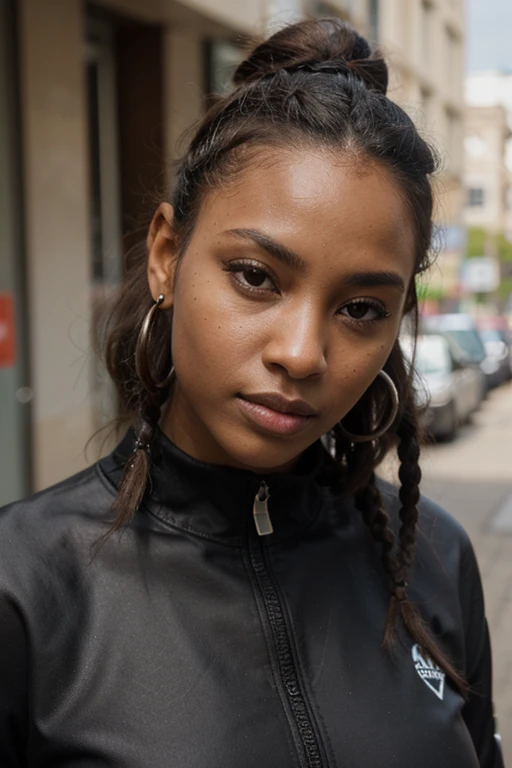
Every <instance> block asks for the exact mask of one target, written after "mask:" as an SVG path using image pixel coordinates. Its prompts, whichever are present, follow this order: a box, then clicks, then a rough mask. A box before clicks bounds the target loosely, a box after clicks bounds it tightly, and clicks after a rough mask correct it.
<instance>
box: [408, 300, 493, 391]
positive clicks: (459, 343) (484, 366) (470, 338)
mask: <svg viewBox="0 0 512 768" xmlns="http://www.w3.org/2000/svg"><path fill="white" fill-rule="evenodd" d="M420 329H421V332H422V333H428V334H430V333H438V334H441V335H442V336H444V337H445V338H446V340H447V341H448V343H449V345H450V351H451V353H452V356H453V358H454V360H456V361H457V362H458V363H459V364H460V365H462V366H473V367H475V368H479V369H480V370H481V371H482V374H483V376H482V387H483V391H482V397H484V396H485V393H486V391H487V390H489V389H491V388H492V387H495V386H497V385H498V384H499V383H500V373H499V364H498V363H497V362H496V359H495V358H494V357H491V356H490V355H488V354H487V352H486V349H485V346H484V343H483V341H482V339H481V338H480V334H479V333H478V330H477V327H476V325H475V321H474V320H473V318H472V317H471V315H466V314H462V313H460V314H457V313H455V314H446V315H427V316H424V317H422V318H421V326H420Z"/></svg>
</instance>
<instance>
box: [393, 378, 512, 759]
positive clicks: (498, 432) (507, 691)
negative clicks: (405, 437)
mask: <svg viewBox="0 0 512 768" xmlns="http://www.w3.org/2000/svg"><path fill="white" fill-rule="evenodd" d="M511 454H512V383H509V384H508V385H506V386H502V387H501V388H499V389H496V390H493V391H492V392H491V393H490V394H489V396H488V398H487V399H486V400H485V402H484V403H483V404H482V406H481V408H480V410H479V411H478V412H477V413H476V414H475V415H474V417H473V418H472V422H471V424H469V425H467V426H465V427H463V428H461V430H460V433H459V435H458V437H457V438H456V439H455V440H454V441H453V442H452V443H438V444H437V445H429V446H424V447H423V450H422V469H423V482H422V492H423V493H424V494H425V495H426V496H429V497H430V498H432V499H433V500H434V501H436V502H437V503H438V504H440V505H441V506H443V507H444V508H445V509H447V510H448V511H449V512H450V513H451V514H452V515H454V517H456V518H457V519H458V520H459V521H460V522H461V523H462V525H463V526H464V528H465V529H466V531H467V532H468V534H469V536H470V537H471V540H472V542H473V545H474V547H475V551H476V554H477V557H478V562H479V564H480V571H481V574H482V579H483V584H484V592H485V599H486V611H487V618H488V620H489V625H490V631H491V639H492V646H493V661H494V702H495V707H496V714H497V716H498V721H499V729H500V731H501V735H502V739H503V747H504V753H505V757H506V758H508V760H509V761H510V760H512V457H511ZM382 474H385V475H386V476H388V477H389V476H391V475H393V474H394V467H393V465H392V464H388V465H386V467H385V469H384V471H383V472H382Z"/></svg>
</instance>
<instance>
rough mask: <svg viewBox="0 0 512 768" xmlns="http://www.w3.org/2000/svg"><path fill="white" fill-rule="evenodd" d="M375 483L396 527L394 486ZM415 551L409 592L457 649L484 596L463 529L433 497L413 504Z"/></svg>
mask: <svg viewBox="0 0 512 768" xmlns="http://www.w3.org/2000/svg"><path fill="white" fill-rule="evenodd" d="M379 487H380V491H381V495H382V498H383V502H384V506H385V508H386V511H387V512H388V514H389V515H390V518H391V524H392V526H393V528H394V529H395V530H396V531H397V530H398V528H399V525H400V520H399V515H398V513H399V509H400V499H399V496H398V490H399V489H398V488H397V487H396V486H394V485H392V484H390V483H387V482H384V481H379ZM418 512H419V517H418V525H417V531H416V554H415V558H414V565H413V569H412V572H411V574H410V578H409V583H410V589H409V592H410V595H411V597H412V599H413V600H414V602H415V603H416V604H417V606H418V607H420V610H421V612H422V614H423V616H424V618H425V619H426V620H427V621H428V623H429V624H430V625H431V626H432V627H438V628H439V627H443V628H444V630H445V632H446V633H447V635H448V636H451V637H452V638H453V642H454V644H455V645H457V638H458V642H459V645H458V647H457V653H456V656H458V657H459V658H461V656H460V654H462V656H463V655H464V654H463V652H462V650H461V648H463V647H464V645H465V642H466V641H463V640H462V637H463V636H465V637H466V639H467V637H468V636H469V634H471V631H473V630H472V628H474V627H475V626H477V627H478V632H479V633H480V630H481V627H482V625H483V623H484V611H485V608H484V595H483V589H482V581H481V577H480V571H479V567H478V562H477V558H476V555H475V551H474V548H473V545H472V542H471V540H470V538H469V536H468V534H467V532H466V531H465V529H464V527H463V526H462V525H461V524H460V523H459V522H458V521H457V520H456V519H455V518H454V517H453V516H452V515H451V514H450V513H449V512H448V511H447V510H446V509H443V507H441V506H439V504H436V503H435V502H434V501H432V499H429V498H428V497H426V496H421V498H420V501H419V504H418Z"/></svg>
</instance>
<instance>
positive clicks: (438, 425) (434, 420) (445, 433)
mask: <svg viewBox="0 0 512 768" xmlns="http://www.w3.org/2000/svg"><path fill="white" fill-rule="evenodd" d="M400 344H401V347H402V350H403V352H404V355H405V357H406V359H407V360H408V361H409V362H410V361H411V359H412V356H413V340H412V338H411V337H409V336H406V337H403V338H401V339H400ZM414 366H415V390H416V398H417V403H418V405H419V406H420V407H424V408H425V410H424V412H423V416H422V423H423V426H424V427H425V428H426V429H427V431H428V432H430V433H431V434H432V435H433V437H436V438H444V439H446V440H451V439H453V438H454V437H455V435H456V433H457V430H458V427H459V425H460V424H463V423H464V422H465V421H467V420H468V419H469V417H470V416H471V414H472V413H473V412H474V411H476V410H477V408H478V407H479V405H480V403H481V399H482V373H481V371H480V370H479V369H478V368H475V367H474V366H470V365H468V366H464V365H462V364H461V363H460V362H458V361H457V360H456V359H455V358H454V357H453V355H452V353H451V351H450V346H449V344H448V341H447V340H446V338H445V337H444V336H441V335H436V334H429V335H427V336H419V337H418V342H417V346H416V355H415V359H414Z"/></svg>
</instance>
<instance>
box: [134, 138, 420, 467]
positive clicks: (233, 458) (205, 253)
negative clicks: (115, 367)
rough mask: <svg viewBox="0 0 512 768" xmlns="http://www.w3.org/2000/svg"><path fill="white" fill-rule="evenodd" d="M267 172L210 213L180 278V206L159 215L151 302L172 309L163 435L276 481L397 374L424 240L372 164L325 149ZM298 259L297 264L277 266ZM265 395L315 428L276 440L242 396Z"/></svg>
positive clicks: (299, 153)
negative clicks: (302, 404)
mask: <svg viewBox="0 0 512 768" xmlns="http://www.w3.org/2000/svg"><path fill="white" fill-rule="evenodd" d="M261 159H262V160H263V162H261V161H260V162H258V163H255V162H253V163H252V165H250V166H249V167H248V168H247V169H246V170H245V171H243V172H242V173H241V174H240V175H239V176H238V178H237V180H236V182H234V183H231V184H230V185H228V186H227V187H224V188H220V189H217V190H215V191H214V192H211V193H210V194H209V195H208V196H207V197H206V199H205V200H204V201H203V204H202V206H201V210H200V213H199V216H198V220H197V223H196V226H195V229H194V233H193V235H192V238H191V240H190V243H189V245H188V247H187V250H186V252H185V253H184V255H183V257H182V260H181V262H180V265H179V270H178V271H176V265H177V247H176V238H175V237H174V232H173V211H172V207H171V206H170V205H169V204H167V203H163V204H162V205H161V206H160V207H159V209H158V211H157V212H156V214H155V216H154V219H153V222H152V224H151V227H150V231H149V235H148V249H149V261H148V276H149V285H150V290H151V294H152V296H153V298H154V299H155V300H156V299H157V298H158V296H159V295H160V294H163V295H164V296H165V302H164V304H163V305H162V309H166V308H170V307H171V306H172V307H173V330H172V358H173V362H174V366H175V373H176V379H175V382H174V385H173V390H172V395H171V397H170V399H169V402H168V405H167V408H166V411H165V413H164V415H163V417H162V423H161V426H162V429H163V430H164V432H165V433H166V434H167V435H168V436H169V437H170V439H171V440H172V441H173V442H174V443H175V444H176V445H177V446H178V447H179V448H181V449H182V450H183V451H185V452H186V453H188V454H189V455H191V456H193V457H194V458H196V459H199V460H201V461H205V462H209V463H214V464H222V465H228V466H233V467H239V468H243V469H251V470H253V471H254V472H275V471H286V470H289V469H290V468H292V467H293V465H294V464H295V462H296V461H297V459H298V457H299V456H300V454H301V453H302V452H303V451H304V450H305V449H306V448H307V447H308V446H309V445H311V444H312V443H313V442H314V441H315V440H317V439H318V438H319V437H320V436H321V435H323V434H324V433H325V432H327V431H328V430H330V429H331V428H332V427H333V425H334V424H335V423H336V422H337V421H339V420H340V419H342V418H343V417H344V416H345V415H346V414H347V413H348V411H350V409H351V408H352V407H353V406H354V405H355V403H356V402H357V401H358V400H359V398H360V397H361V396H362V394H363V393H364V392H365V390H366V389H367V388H368V387H369V386H370V384H371V383H372V381H373V380H374V379H375V377H376V376H377V375H378V372H379V370H380V369H381V368H382V366H383V365H384V363H385V362H386V359H387V358H388V356H389V354H390V352H391V349H392V347H393V345H394V343H395V341H396V339H397V336H398V333H399V328H400V322H401V319H402V316H403V312H404V307H405V304H406V297H407V292H408V288H409V284H410V281H411V279H412V275H413V269H414V231H413V227H412V223H411V219H410V213H409V211H408V209H407V206H406V204H405V203H404V201H403V200H402V198H401V197H400V194H399V189H398V187H397V185H396V182H395V181H394V180H393V179H392V177H391V176H390V175H389V174H388V173H387V171H386V170H385V169H384V168H382V167H380V166H379V165H377V164H375V163H372V164H370V163H369V162H364V161H361V160H357V159H355V158H353V157H352V156H348V155H346V156H342V157H341V158H340V156H339V154H338V155H334V154H333V153H331V152H327V151H321V150H318V151H311V150H295V151H294V150H288V149H285V150H280V151H278V150H275V149H273V150H263V157H262V158H261ZM267 160H268V162H266V161H267ZM234 230H235V231H234ZM280 247H281V248H280ZM282 247H284V248H285V249H286V250H287V253H286V254H284V256H283V251H282ZM290 252H292V254H293V255H294V256H295V257H299V260H300V262H299V261H298V260H297V258H295V260H294V261H295V262H297V263H287V264H285V263H283V262H282V260H281V259H279V258H278V256H279V255H281V257H282V258H286V256H288V261H289V260H290ZM235 266H236V271H230V270H233V269H234V268H235ZM261 392H278V393H280V394H281V395H283V396H284V397H285V398H287V399H294V398H300V399H301V400H304V401H306V402H307V403H308V404H309V405H311V406H313V408H315V410H316V411H317V412H318V415H317V416H314V417H312V418H311V419H309V420H308V422H307V423H306V424H305V426H304V428H302V429H301V430H300V431H298V432H297V433H295V434H293V435H288V434H287V435H281V434H279V435H277V434H273V433H271V432H269V431H268V430H266V429H264V428H262V427H260V426H258V425H255V424H254V423H252V422H251V421H250V420H248V419H247V418H246V414H245V413H244V412H243V409H241V408H240V400H239V397H238V396H239V395H240V394H241V395H251V394H254V393H261Z"/></svg>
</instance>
